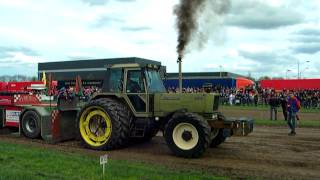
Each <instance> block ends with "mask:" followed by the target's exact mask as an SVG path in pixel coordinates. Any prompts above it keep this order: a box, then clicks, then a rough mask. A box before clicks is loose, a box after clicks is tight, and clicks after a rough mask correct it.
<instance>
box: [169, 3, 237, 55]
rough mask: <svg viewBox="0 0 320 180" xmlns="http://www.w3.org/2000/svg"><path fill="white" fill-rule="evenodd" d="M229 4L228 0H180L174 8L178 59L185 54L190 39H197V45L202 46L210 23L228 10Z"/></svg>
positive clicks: (210, 25)
mask: <svg viewBox="0 0 320 180" xmlns="http://www.w3.org/2000/svg"><path fill="white" fill-rule="evenodd" d="M230 5H231V3H230V0H180V3H179V4H177V5H176V6H175V8H174V14H175V15H176V16H177V20H176V26H177V30H178V45H177V53H178V61H179V60H180V61H181V60H182V58H183V56H184V55H185V53H186V47H187V45H188V44H189V43H190V41H191V39H193V40H195V41H199V42H197V43H198V44H199V47H203V44H204V43H206V42H207V41H208V38H209V33H210V31H211V28H212V24H213V25H216V23H215V22H214V21H215V20H218V17H220V16H222V15H224V14H225V13H226V12H228V10H229V8H230ZM200 21H205V22H200ZM199 25H201V27H199Z"/></svg>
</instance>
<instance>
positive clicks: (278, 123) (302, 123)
mask: <svg viewBox="0 0 320 180" xmlns="http://www.w3.org/2000/svg"><path fill="white" fill-rule="evenodd" d="M254 124H255V125H264V126H287V121H284V120H277V121H271V120H263V119H255V120H254ZM298 127H312V128H320V121H309V120H300V121H299V124H298Z"/></svg>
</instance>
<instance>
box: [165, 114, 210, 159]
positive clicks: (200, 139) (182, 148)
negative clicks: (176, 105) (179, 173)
mask: <svg viewBox="0 0 320 180" xmlns="http://www.w3.org/2000/svg"><path fill="white" fill-rule="evenodd" d="M164 136H165V140H166V142H167V144H168V146H169V148H170V150H171V151H172V152H173V153H174V154H175V155H176V156H180V157H185V158H197V157H200V156H201V155H202V154H203V153H204V152H205V150H206V149H207V148H208V146H209V143H210V127H209V124H208V122H207V121H205V120H204V119H203V118H202V117H201V116H199V115H197V114H194V113H179V114H176V115H174V116H173V117H172V118H171V119H170V120H169V122H168V124H167V125H166V127H165V134H164Z"/></svg>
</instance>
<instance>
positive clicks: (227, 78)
mask: <svg viewBox="0 0 320 180" xmlns="http://www.w3.org/2000/svg"><path fill="white" fill-rule="evenodd" d="M182 77H183V83H182V86H183V88H188V87H192V88H201V87H202V86H203V85H204V84H212V86H219V87H225V88H238V89H240V88H245V87H246V86H248V85H254V82H253V81H252V80H250V79H248V78H246V77H244V76H242V75H239V74H235V73H230V72H188V73H182ZM164 84H165V86H166V88H169V87H171V88H172V87H174V88H176V87H178V86H179V74H178V73H167V76H166V78H165V81H164Z"/></svg>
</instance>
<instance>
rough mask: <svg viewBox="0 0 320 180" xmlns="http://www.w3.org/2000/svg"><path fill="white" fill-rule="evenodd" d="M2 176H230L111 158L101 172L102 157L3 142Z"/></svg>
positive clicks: (106, 177)
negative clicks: (184, 170)
mask: <svg viewBox="0 0 320 180" xmlns="http://www.w3.org/2000/svg"><path fill="white" fill-rule="evenodd" d="M0 152H1V154H0V175H1V176H0V179H5V180H7V179H23V180H28V179H30V180H31V179H32V180H34V179H152V180H154V179H227V178H224V177H215V176H211V175H207V174H203V173H201V172H190V171H188V172H183V171H178V170H170V169H166V168H164V167H158V166H153V165H148V164H144V163H133V162H127V161H119V160H117V161H116V160H112V159H111V160H109V161H108V165H107V167H106V174H105V176H102V168H101V166H100V165H99V158H98V157H94V156H89V155H83V154H82V155H81V154H77V153H67V152H59V151H57V150H48V149H46V148H41V147H30V146H26V145H17V144H11V143H7V142H2V141H1V139H0Z"/></svg>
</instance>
